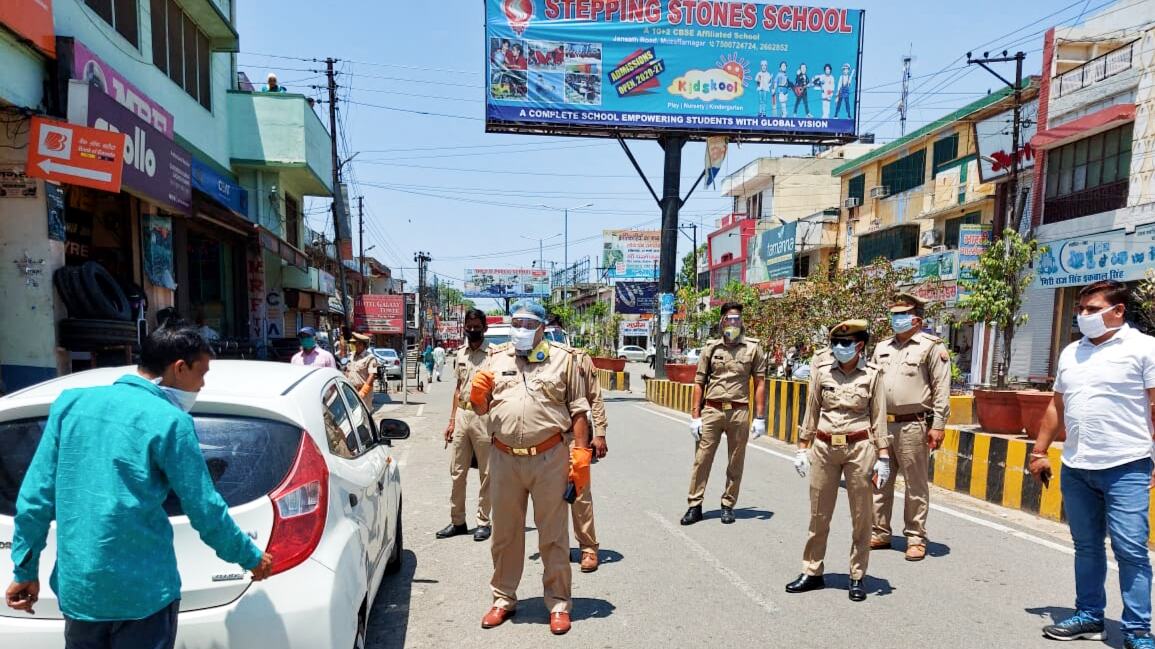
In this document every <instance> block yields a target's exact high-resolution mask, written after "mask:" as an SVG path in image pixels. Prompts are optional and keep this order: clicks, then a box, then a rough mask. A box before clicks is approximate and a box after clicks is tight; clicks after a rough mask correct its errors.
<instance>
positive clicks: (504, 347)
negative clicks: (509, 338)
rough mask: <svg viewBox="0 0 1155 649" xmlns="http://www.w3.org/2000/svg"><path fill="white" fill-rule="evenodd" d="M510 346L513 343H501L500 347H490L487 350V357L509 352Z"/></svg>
mask: <svg viewBox="0 0 1155 649" xmlns="http://www.w3.org/2000/svg"><path fill="white" fill-rule="evenodd" d="M511 345H513V343H501V344H500V345H490V346H489V350H488V352H489V355H490V356H493V355H494V354H500V353H501V352H504V351H507V350H509V348H510V346H511Z"/></svg>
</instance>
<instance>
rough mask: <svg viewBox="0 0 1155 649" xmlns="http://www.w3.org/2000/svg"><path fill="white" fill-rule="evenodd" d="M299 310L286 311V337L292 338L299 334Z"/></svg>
mask: <svg viewBox="0 0 1155 649" xmlns="http://www.w3.org/2000/svg"><path fill="white" fill-rule="evenodd" d="M298 329H300V327H298V326H297V310H296V309H285V337H286V338H292V337H293V336H295V335H296V334H297V330H298Z"/></svg>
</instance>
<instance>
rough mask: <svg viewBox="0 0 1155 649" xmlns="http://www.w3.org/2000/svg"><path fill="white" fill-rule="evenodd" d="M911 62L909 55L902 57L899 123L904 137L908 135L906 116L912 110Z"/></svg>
mask: <svg viewBox="0 0 1155 649" xmlns="http://www.w3.org/2000/svg"><path fill="white" fill-rule="evenodd" d="M910 61H911V56H910V55H909V54H907V55H906V56H904V57H902V99H899V100H898V123H899V124H900V125H901V126H900V131H901V134H902V135H903V136H905V135H906V114H907V111H908V110H909V109H910V107H909V106H908V105H907V99H908V98H909V96H910Z"/></svg>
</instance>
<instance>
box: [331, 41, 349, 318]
mask: <svg viewBox="0 0 1155 649" xmlns="http://www.w3.org/2000/svg"><path fill="white" fill-rule="evenodd" d="M336 62H337V60H336V59H334V58H332V57H329V58H327V59H325V77H326V78H327V79H328V89H329V139H330V140H332V142H330V144H331V145H332V147H331V154H332V158H333V244H334V248H335V252H336V253H337V273H338V275H339V278H340V282H341V313H342V314H343V315H344V318H345V326H346V327H352V326H353V321H352V319H350V318H349V283H348V282H347V281H346V279H345V260H343V259H341V215H340V203H341V161H340V160H339V159H338V158H337V80H336V73H335V72H334V71H333V64H334V63H336ZM345 234H346V236H348V233H345Z"/></svg>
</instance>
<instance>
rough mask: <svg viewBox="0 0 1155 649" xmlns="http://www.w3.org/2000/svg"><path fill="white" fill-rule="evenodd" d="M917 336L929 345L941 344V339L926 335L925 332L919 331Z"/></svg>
mask: <svg viewBox="0 0 1155 649" xmlns="http://www.w3.org/2000/svg"><path fill="white" fill-rule="evenodd" d="M919 335H920V336H922V337H923V338H924V339H925V340H927V341H929V342H931V343H941V342H942V338H939V337H938V336H936V335H934V334H930V333H927V332H925V331H920V332H919Z"/></svg>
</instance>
